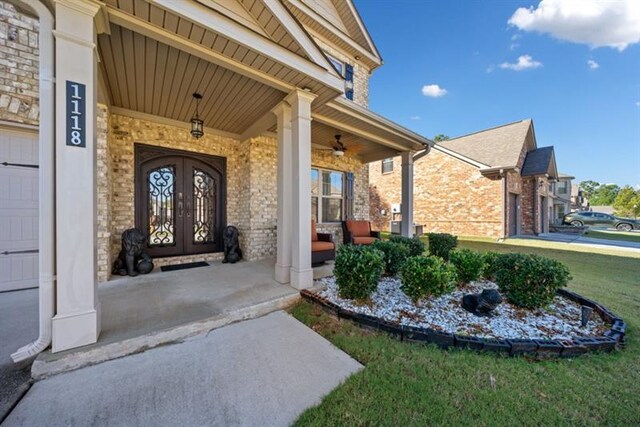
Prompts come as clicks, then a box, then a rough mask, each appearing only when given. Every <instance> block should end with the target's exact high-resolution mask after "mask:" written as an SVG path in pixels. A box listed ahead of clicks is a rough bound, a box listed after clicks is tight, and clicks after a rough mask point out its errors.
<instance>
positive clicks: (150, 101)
mask: <svg viewBox="0 0 640 427" xmlns="http://www.w3.org/2000/svg"><path fill="white" fill-rule="evenodd" d="M98 51H99V54H100V58H101V67H102V68H103V77H104V79H105V81H106V83H107V84H106V86H107V87H106V89H107V91H108V95H109V98H110V101H111V104H112V105H113V106H116V107H121V108H124V109H128V110H134V111H138V112H142V113H146V114H151V115H155V116H160V117H166V118H170V119H174V120H179V121H182V122H188V121H189V120H190V118H191V117H192V116H193V113H194V111H195V103H194V100H193V98H192V96H191V95H192V94H193V93H194V92H199V93H201V94H202V95H203V100H202V102H201V104H200V115H201V117H202V119H203V120H204V124H205V126H207V127H210V128H214V129H220V130H223V131H226V132H231V133H236V134H239V133H241V132H242V131H244V130H245V129H246V128H247V127H249V126H250V125H251V124H252V123H254V122H255V121H256V120H257V119H258V118H260V117H262V116H263V115H264V114H265V113H266V112H268V111H269V110H270V109H271V108H273V106H275V105H276V104H277V103H278V102H280V101H281V100H282V99H283V98H284V96H285V95H286V94H285V92H282V91H280V90H277V89H275V88H273V87H270V86H268V85H266V84H263V83H260V82H258V81H256V80H252V79H250V78H248V77H246V76H243V75H242V74H238V73H235V72H233V71H231V70H229V69H226V68H223V67H221V66H218V65H216V64H214V63H211V62H208V61H206V60H204V59H201V58H198V57H197V56H194V55H190V54H188V53H186V52H184V51H181V50H178V49H176V48H174V47H171V46H168V45H166V44H164V43H160V42H158V41H157V40H155V39H152V38H150V37H145V36H143V35H141V34H138V33H135V32H133V31H131V30H128V29H126V28H122V27H120V26H117V25H113V24H112V25H111V35H107V34H101V35H100V36H99V37H98Z"/></svg>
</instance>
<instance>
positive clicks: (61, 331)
mask: <svg viewBox="0 0 640 427" xmlns="http://www.w3.org/2000/svg"><path fill="white" fill-rule="evenodd" d="M52 326H53V334H52V335H53V336H52V345H51V351H52V352H53V353H57V352H59V351H64V350H69V349H71V348H76V347H82V346H84V345H89V344H93V343H95V342H97V341H98V335H100V309H99V308H98V309H96V310H88V311H83V312H79V313H70V314H64V315H57V316H54V318H53V321H52Z"/></svg>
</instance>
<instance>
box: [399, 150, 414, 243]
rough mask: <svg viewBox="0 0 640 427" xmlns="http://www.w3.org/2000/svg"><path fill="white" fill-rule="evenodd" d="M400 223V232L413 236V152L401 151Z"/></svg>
mask: <svg viewBox="0 0 640 427" xmlns="http://www.w3.org/2000/svg"><path fill="white" fill-rule="evenodd" d="M400 212H401V214H402V225H401V227H400V234H402V235H403V236H406V237H412V236H413V152H412V151H405V152H403V153H402V205H401V206H400Z"/></svg>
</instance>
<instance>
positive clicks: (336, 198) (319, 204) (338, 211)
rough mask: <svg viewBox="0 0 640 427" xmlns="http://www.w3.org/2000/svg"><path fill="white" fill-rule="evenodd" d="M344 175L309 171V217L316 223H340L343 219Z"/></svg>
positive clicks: (325, 171)
mask: <svg viewBox="0 0 640 427" xmlns="http://www.w3.org/2000/svg"><path fill="white" fill-rule="evenodd" d="M343 192H344V174H343V173H342V172H335V171H329V170H323V169H311V217H312V218H313V220H314V221H316V222H317V223H323V222H340V221H342V218H343V213H342V208H343V198H344V196H343Z"/></svg>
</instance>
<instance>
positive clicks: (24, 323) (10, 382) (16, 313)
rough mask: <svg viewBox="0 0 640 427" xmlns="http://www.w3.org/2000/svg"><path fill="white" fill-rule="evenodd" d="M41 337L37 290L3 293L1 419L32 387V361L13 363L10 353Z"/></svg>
mask: <svg viewBox="0 0 640 427" xmlns="http://www.w3.org/2000/svg"><path fill="white" fill-rule="evenodd" d="M36 338H38V290H37V289H25V290H21V291H13V292H2V293H0V420H2V419H3V418H4V416H5V415H6V414H7V413H8V412H9V409H11V408H12V407H13V405H15V404H16V403H17V402H18V400H19V399H20V397H21V396H22V395H23V394H24V392H26V391H27V389H28V388H29V380H30V379H31V363H32V362H33V359H29V360H25V361H22V362H20V363H13V360H11V353H13V352H14V351H16V350H17V349H18V348H20V347H22V346H23V345H26V344H28V343H30V342H31V341H33V340H35V339H36Z"/></svg>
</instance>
